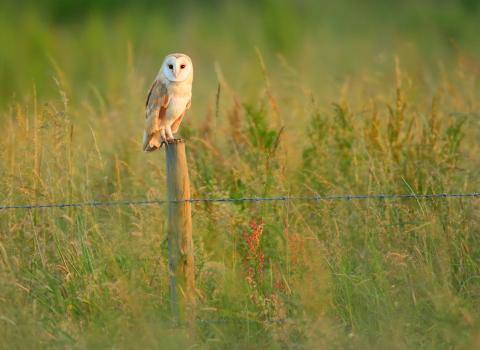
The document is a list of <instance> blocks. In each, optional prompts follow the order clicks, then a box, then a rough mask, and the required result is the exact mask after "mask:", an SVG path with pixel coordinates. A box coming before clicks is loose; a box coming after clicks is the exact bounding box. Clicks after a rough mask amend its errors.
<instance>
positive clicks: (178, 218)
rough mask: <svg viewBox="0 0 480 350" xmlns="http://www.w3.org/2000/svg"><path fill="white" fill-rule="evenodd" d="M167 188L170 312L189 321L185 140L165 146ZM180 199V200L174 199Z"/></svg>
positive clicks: (191, 285)
mask: <svg viewBox="0 0 480 350" xmlns="http://www.w3.org/2000/svg"><path fill="white" fill-rule="evenodd" d="M165 149H166V154H167V157H166V158H167V189H168V200H169V204H168V227H167V232H168V267H169V274H170V297H171V307H172V312H173V314H174V315H175V317H177V318H180V319H182V318H184V316H185V315H187V319H190V320H192V317H193V315H194V314H193V309H194V306H195V275H194V266H193V240H192V205H191V203H190V202H185V201H183V200H186V199H190V179H189V176H188V166H187V157H186V154H185V141H184V140H182V139H176V140H174V141H173V142H170V143H168V144H166V145H165ZM175 201H180V202H175Z"/></svg>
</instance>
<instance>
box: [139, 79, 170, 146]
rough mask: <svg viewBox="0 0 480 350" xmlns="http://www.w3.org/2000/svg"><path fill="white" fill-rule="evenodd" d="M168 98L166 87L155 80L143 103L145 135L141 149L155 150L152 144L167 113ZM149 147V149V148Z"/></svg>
mask: <svg viewBox="0 0 480 350" xmlns="http://www.w3.org/2000/svg"><path fill="white" fill-rule="evenodd" d="M169 102H170V96H169V95H168V89H167V86H166V85H165V84H164V83H163V82H161V81H160V80H158V79H157V80H155V81H154V82H153V84H152V86H151V87H150V90H149V91H148V96H147V101H146V103H145V118H146V121H145V135H144V140H143V149H144V150H146V151H149V150H150V148H153V149H152V150H154V149H156V148H155V147H153V146H154V145H153V144H152V145H150V144H151V143H152V142H153V143H154V144H155V145H156V143H157V142H156V139H157V138H158V135H157V133H158V131H159V127H160V125H161V122H162V120H163V118H165V113H166V111H167V107H168V103H169ZM150 146H151V147H150Z"/></svg>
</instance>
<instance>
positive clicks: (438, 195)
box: [0, 192, 480, 210]
mask: <svg viewBox="0 0 480 350" xmlns="http://www.w3.org/2000/svg"><path fill="white" fill-rule="evenodd" d="M441 198H471V199H476V198H480V192H471V193H403V194H402V193H400V194H396V193H390V194H361V195H355V194H353V195H351V194H343V195H304V196H273V197H238V198H235V197H217V198H190V199H183V200H166V199H140V200H129V199H124V200H117V201H95V200H93V201H87V202H77V203H45V204H14V205H0V210H8V209H45V208H71V207H102V206H121V205H153V204H167V203H185V202H190V203H202V202H203V203H228V202H267V201H318V202H320V201H335V200H344V201H350V200H366V199H375V200H392V199H441Z"/></svg>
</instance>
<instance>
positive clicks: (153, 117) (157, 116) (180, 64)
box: [143, 53, 193, 152]
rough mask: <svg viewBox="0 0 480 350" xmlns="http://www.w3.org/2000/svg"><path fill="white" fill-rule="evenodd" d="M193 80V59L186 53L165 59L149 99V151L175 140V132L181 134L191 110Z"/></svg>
mask: <svg viewBox="0 0 480 350" xmlns="http://www.w3.org/2000/svg"><path fill="white" fill-rule="evenodd" d="M192 81H193V65H192V60H191V59H190V57H188V56H187V55H185V54H182V53H172V54H170V55H168V56H167V57H165V59H164V60H163V63H162V67H161V68H160V71H159V72H158V74H157V77H156V78H155V81H154V82H153V84H152V86H151V87H150V91H149V92H148V96H147V102H146V106H145V113H146V116H145V118H146V123H145V132H144V135H143V150H144V151H145V152H152V151H155V150H156V149H158V148H160V146H161V145H162V143H163V142H169V141H172V140H173V139H174V137H173V133H175V132H177V131H178V127H179V126H180V123H181V122H182V119H183V116H184V115H185V111H186V110H187V109H189V108H190V104H191V99H192Z"/></svg>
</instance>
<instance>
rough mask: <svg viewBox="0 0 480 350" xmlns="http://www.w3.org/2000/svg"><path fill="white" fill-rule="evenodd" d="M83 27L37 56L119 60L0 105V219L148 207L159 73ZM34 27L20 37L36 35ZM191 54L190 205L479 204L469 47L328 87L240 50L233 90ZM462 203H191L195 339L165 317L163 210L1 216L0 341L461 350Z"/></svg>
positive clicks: (471, 325) (465, 242) (474, 272)
mask: <svg viewBox="0 0 480 350" xmlns="http://www.w3.org/2000/svg"><path fill="white" fill-rule="evenodd" d="M30 25H32V26H37V25H38V26H39V27H41V25H40V24H38V23H36V22H32V24H30ZM128 25H129V26H132V28H133V27H134V26H133V25H132V24H128ZM87 28H89V30H90V31H92V33H93V34H90V36H88V33H83V34H82V35H84V37H83V36H81V37H80V38H79V40H80V41H81V42H80V43H79V46H78V47H75V46H73V45H72V43H69V42H68V43H64V42H63V41H62V40H63V39H55V40H59V41H58V42H57V43H56V44H52V43H50V44H47V45H53V46H55V45H59V47H61V45H62V43H63V44H64V45H65V47H70V45H72V49H74V50H80V48H83V47H88V48H89V50H90V49H92V47H101V46H102V45H101V44H103V45H104V46H105V47H108V48H112V49H117V50H118V51H119V52H120V55H119V56H116V57H117V58H118V61H115V62H114V63H112V65H113V66H111V67H110V66H109V67H108V68H105V70H104V71H102V70H101V69H99V68H98V67H95V68H91V69H92V71H93V70H94V71H95V74H97V77H98V81H101V84H96V80H95V78H94V77H92V76H90V74H93V73H92V71H89V69H90V67H92V66H91V64H92V63H91V62H88V64H85V63H82V59H81V58H79V57H73V56H72V57H70V56H69V55H70V53H68V52H66V53H65V54H58V57H59V58H60V59H59V60H58V61H57V59H53V57H52V60H51V61H50V63H49V67H50V69H51V74H50V75H49V78H48V79H50V78H52V77H53V79H51V80H50V81H52V83H51V84H53V85H54V86H55V90H54V91H55V95H53V94H48V93H45V91H42V89H41V88H40V89H39V86H47V85H48V83H45V82H44V81H42V82H41V84H37V83H36V82H32V83H31V84H29V85H26V84H21V85H22V86H23V90H22V91H23V94H21V95H19V96H16V97H13V96H12V97H11V98H10V99H9V100H8V101H7V102H6V103H5V107H4V108H3V109H2V112H1V115H0V120H1V123H2V124H1V125H2V130H1V133H2V137H1V138H0V194H1V198H2V200H1V204H18V203H50V202H77V201H90V200H119V199H143V198H165V197H166V195H165V168H164V154H163V152H154V153H153V154H145V153H143V152H141V136H142V128H143V110H142V109H143V102H144V97H145V96H144V95H145V91H146V89H147V87H148V84H149V82H150V78H151V76H150V75H151V74H150V75H147V71H148V72H149V73H152V72H150V69H152V70H155V69H157V68H158V67H156V66H153V65H152V66H151V67H149V69H148V70H147V69H146V68H144V67H143V63H144V61H142V59H141V57H143V56H140V58H139V57H138V56H139V54H136V49H135V40H133V39H132V41H133V43H134V44H130V45H127V48H128V49H127V50H125V51H126V52H121V50H119V47H120V46H121V45H117V44H116V43H110V42H108V40H107V39H106V38H108V33H110V31H109V30H108V29H106V28H104V24H103V22H101V21H99V20H98V21H97V22H96V20H95V19H92V22H91V23H90V24H88V25H87ZM205 28H206V27H205ZM44 30H45V31H47V32H48V30H47V29H45V28H44ZM185 30H187V29H185ZM205 30H206V31H207V29H205ZM45 31H44V32H42V31H37V32H36V31H34V33H37V34H38V35H40V36H42V35H44V36H45V38H49V40H52V41H54V39H52V38H51V37H50V35H49V34H45ZM42 33H43V34H42ZM62 35H64V36H66V37H69V35H70V34H69V33H68V32H67V33H63V34H62ZM285 35H286V34H285ZM125 37H126V36H121V38H123V39H125ZM39 40H41V39H39ZM115 40H117V41H119V42H120V41H121V39H120V38H116V39H115ZM139 40H140V39H139ZM212 40H213V39H212ZM125 42H127V40H126V41H125ZM86 43H89V44H88V45H93V44H92V43H96V44H95V45H93V46H88V45H87V44H86ZM219 43H220V41H219ZM309 44H310V46H311V48H313V49H311V50H316V46H315V43H314V42H313V41H312V42H309ZM84 45H86V46H84ZM122 45H123V44H122ZM219 45H220V44H219ZM231 45H233V44H231ZM238 45H239V47H240V45H241V44H238ZM332 49H335V47H333V46H332ZM53 50H54V51H55V50H56V49H55V48H53ZM99 50H100V52H101V53H102V54H106V52H105V51H103V49H99ZM195 50H196V51H195V52H198V53H199V55H198V56H199V57H200V59H199V60H198V65H197V66H196V67H198V70H199V71H200V72H199V74H198V77H197V78H196V80H195V85H194V96H195V95H196V96H197V97H196V98H197V99H198V100H197V103H196V104H195V100H194V104H193V106H192V111H191V112H190V114H189V115H188V116H187V118H186V121H185V123H184V124H183V125H182V128H181V133H182V136H183V137H184V138H185V139H186V140H187V153H188V161H189V167H190V177H191V181H192V194H193V196H194V197H217V196H228V197H240V196H251V195H258V196H264V195H265V196H268V195H284V194H285V195H286V194H312V193H319V194H366V193H411V192H415V193H443V192H475V191H476V192H478V190H479V185H480V184H479V176H478V168H479V167H480V158H479V157H478V154H479V152H480V149H479V143H478V140H479V139H480V129H479V127H480V125H479V119H478V118H479V115H478V111H479V110H480V108H479V101H480V90H479V72H480V69H479V66H478V64H477V63H476V62H475V60H473V59H472V58H470V56H469V55H468V54H467V53H464V52H461V51H457V52H456V53H455V54H454V55H453V57H446V58H445V62H444V61H442V60H441V59H440V60H439V62H441V63H438V65H437V66H435V67H430V68H426V67H424V66H423V65H422V67H421V68H418V67H419V66H418V65H420V64H426V63H424V62H423V61H422V60H419V59H418V58H415V59H412V60H413V63H412V62H410V63H409V62H408V60H406V61H407V62H406V63H405V65H404V63H403V60H402V55H400V54H399V55H398V58H396V59H395V57H394V55H389V56H388V58H386V59H384V61H383V63H381V64H379V65H378V66H372V65H371V64H368V63H365V64H364V65H363V68H362V69H361V70H353V71H352V72H351V73H350V74H347V73H345V74H344V75H342V77H344V78H341V79H336V78H335V79H333V78H332V77H331V76H330V75H328V74H327V73H325V71H324V70H323V67H325V63H323V64H322V65H321V66H320V68H318V67H317V68H315V69H312V71H311V72H307V74H305V73H306V72H305V70H302V69H299V67H298V66H297V64H296V63H294V62H296V61H295V59H294V58H292V57H286V56H284V55H272V54H269V53H267V54H263V53H262V52H263V51H262V49H257V50H255V49H254V48H253V47H250V53H251V56H248V57H246V56H242V57H241V58H238V61H236V62H235V66H238V67H243V68H242V69H245V70H248V71H250V72H251V73H250V74H251V75H252V76H253V75H255V76H256V78H254V79H252V80H248V79H247V78H249V76H248V77H247V76H245V77H243V78H242V72H236V71H235V69H232V68H231V65H233V63H232V61H229V60H227V59H224V60H221V59H220V60H219V61H217V62H216V64H214V62H213V61H209V60H208V59H206V58H205V57H206V56H202V52H203V51H202V50H200V49H198V48H195ZM225 50H226V51H228V49H225ZM112 51H115V50H112ZM147 51H148V50H147ZM306 51H308V50H307V49H306ZM195 52H194V53H195ZM117 53H118V52H117ZM417 54H418V56H421V55H420V53H417ZM219 55H220V56H221V57H228V55H229V54H228V53H225V56H222V54H221V53H220V54H219ZM244 55H246V54H244ZM192 56H193V57H195V55H192ZM66 57H70V58H71V61H68V63H62V62H61V61H62V60H64V59H65V58H66ZM409 57H410V58H411V57H417V56H416V55H413V56H409ZM22 59H23V58H22ZM88 59H92V58H88ZM345 59H346V58H345ZM102 60H103V59H99V61H100V62H103V61H102ZM308 60H309V59H308V58H305V59H303V60H302V62H305V61H308ZM350 60H352V62H353V60H354V57H352V58H350ZM205 62H208V64H206V63H205ZM415 63H418V65H416V64H415ZM74 66H75V67H76V68H75V69H73V70H72V68H71V67H74ZM245 67H246V68H245ZM202 68H203V71H202ZM337 68H338V67H337ZM81 69H84V70H86V71H88V72H89V73H88V75H89V78H88V79H87V78H85V79H83V78H82V77H81V76H77V75H76V74H79V73H78V70H81ZM347 70H348V69H347ZM255 72H256V73H255ZM308 73H310V74H311V75H312V77H310V78H305V75H308ZM207 76H208V77H207ZM304 78H305V79H304ZM215 79H216V80H217V81H215ZM242 79H243V80H242ZM316 79H318V80H319V82H318V83H315V82H314V81H315V80H316ZM322 79H323V80H322ZM329 79H330V80H329ZM19 81H20V80H19ZM19 81H16V82H15V83H18V84H20V82H19ZM212 81H213V83H212ZM312 81H313V83H312ZM329 81H333V82H334V83H332V84H330V83H329ZM242 84H244V85H243V86H242ZM316 84H317V86H318V88H315V87H314V86H315V85H316ZM99 85H100V86H99ZM199 96H201V98H202V99H201V100H200V97H199ZM479 209H480V202H479V201H478V199H458V198H457V199H438V200H420V199H419V200H395V201H377V200H365V201H338V202H336V201H331V202H300V201H298V202H297V201H295V202H268V203H235V204H234V203H222V204H213V203H197V204H194V205H193V234H194V241H195V262H196V280H197V288H198V298H199V302H198V312H197V317H198V320H197V322H196V332H195V334H193V333H190V332H189V330H188V329H187V328H182V327H174V326H173V324H172V323H171V322H170V312H169V299H168V292H169V290H168V274H167V271H166V268H167V261H166V254H167V251H166V249H167V247H166V241H165V238H166V237H165V226H166V225H165V223H166V213H165V207H164V206H162V205H151V206H128V205H127V206H112V207H95V208H90V207H85V208H65V209H58V208H57V209H42V210H1V211H0V339H2V342H1V344H2V347H4V348H38V347H52V348H88V349H91V348H112V347H115V348H187V347H192V346H197V347H201V348H351V349H357V348H366V349H370V348H399V349H404V348H432V349H438V348H472V347H475V346H478V344H479V343H478V341H479V339H480V338H479V337H480V331H479V326H480V318H479V316H478V315H479V314H480V309H479V305H480V304H479V296H480V294H479V293H480V278H479V276H480V267H479V266H480V265H479V264H480V261H479V259H480V231H479V227H480V214H479V213H480V211H479Z"/></svg>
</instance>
